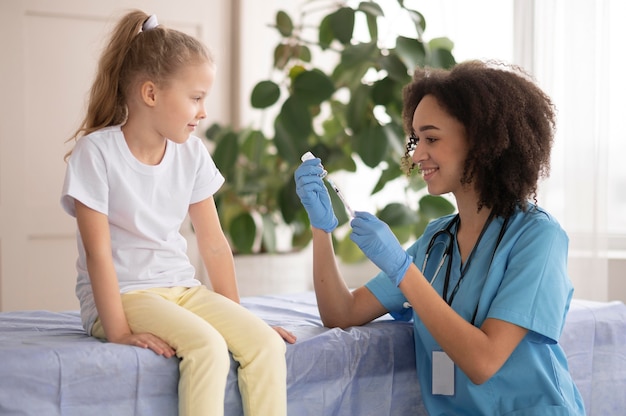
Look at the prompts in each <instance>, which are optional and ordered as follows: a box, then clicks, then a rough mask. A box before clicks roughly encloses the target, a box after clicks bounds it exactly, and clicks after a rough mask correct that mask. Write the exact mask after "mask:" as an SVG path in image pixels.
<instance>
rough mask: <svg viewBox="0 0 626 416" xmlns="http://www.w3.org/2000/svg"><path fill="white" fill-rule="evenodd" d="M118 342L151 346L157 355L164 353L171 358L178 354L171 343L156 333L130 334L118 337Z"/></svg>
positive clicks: (141, 346)
mask: <svg viewBox="0 0 626 416" xmlns="http://www.w3.org/2000/svg"><path fill="white" fill-rule="evenodd" d="M111 342H115V343H116V344H125V345H132V346H134V347H139V348H149V349H151V350H152V351H154V353H155V354H157V355H162V356H163V357H165V358H171V357H173V356H174V355H176V351H175V350H174V349H173V348H172V347H170V346H169V344H168V343H167V342H165V341H163V340H162V339H161V338H159V337H157V336H156V335H153V334H150V333H149V332H143V333H140V334H128V335H125V336H124V337H122V338H120V339H117V340H115V341H111Z"/></svg>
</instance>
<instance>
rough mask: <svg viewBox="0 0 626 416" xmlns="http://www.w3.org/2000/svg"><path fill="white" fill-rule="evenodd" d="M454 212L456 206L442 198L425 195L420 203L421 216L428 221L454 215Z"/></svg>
mask: <svg viewBox="0 0 626 416" xmlns="http://www.w3.org/2000/svg"><path fill="white" fill-rule="evenodd" d="M454 210H455V208H454V205H452V204H451V203H450V201H448V200H447V199H445V198H443V197H441V196H434V195H425V196H423V197H422V198H421V199H420V202H419V212H420V216H422V217H423V218H427V219H428V220H432V219H434V218H439V217H441V216H443V215H448V214H452V213H453V212H454Z"/></svg>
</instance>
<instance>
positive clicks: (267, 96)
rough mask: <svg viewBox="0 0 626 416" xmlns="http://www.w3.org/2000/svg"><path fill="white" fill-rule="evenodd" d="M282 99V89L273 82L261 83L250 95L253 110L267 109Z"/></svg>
mask: <svg viewBox="0 0 626 416" xmlns="http://www.w3.org/2000/svg"><path fill="white" fill-rule="evenodd" d="M279 98H280V87H279V86H278V85H277V84H276V83H275V82H273V81H261V82H259V83H258V84H256V85H255V86H254V89H253V90H252V94H251V95H250V104H251V105H252V107H253V108H267V107H270V106H272V105H274V104H275V103H276V102H277V101H278V99H279Z"/></svg>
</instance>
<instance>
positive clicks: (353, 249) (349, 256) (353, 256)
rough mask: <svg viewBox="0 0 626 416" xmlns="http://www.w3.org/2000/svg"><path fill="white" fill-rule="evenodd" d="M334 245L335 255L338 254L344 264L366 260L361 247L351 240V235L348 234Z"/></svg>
mask: <svg viewBox="0 0 626 416" xmlns="http://www.w3.org/2000/svg"><path fill="white" fill-rule="evenodd" d="M334 245H335V253H337V255H338V256H339V258H341V261H343V262H344V263H347V264H350V263H357V262H359V261H361V260H364V259H365V258H366V257H365V254H363V252H362V251H361V249H360V248H359V246H357V245H356V244H355V243H354V242H353V241H352V240H350V234H349V233H348V234H346V235H345V236H344V237H343V238H342V239H341V240H339V241H336V242H335V243H334Z"/></svg>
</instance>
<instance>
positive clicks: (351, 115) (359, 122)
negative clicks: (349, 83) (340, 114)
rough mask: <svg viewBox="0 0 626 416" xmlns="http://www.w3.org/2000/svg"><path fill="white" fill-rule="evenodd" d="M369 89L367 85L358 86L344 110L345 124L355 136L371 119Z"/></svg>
mask: <svg viewBox="0 0 626 416" xmlns="http://www.w3.org/2000/svg"><path fill="white" fill-rule="evenodd" d="M370 89H371V87H370V86H369V85H365V84H360V85H359V86H358V87H357V89H356V90H354V91H353V92H352V97H350V102H349V103H348V107H347V108H346V122H347V124H348V126H349V127H350V128H351V129H352V131H353V132H354V133H355V134H356V133H358V132H360V131H361V130H363V129H364V128H365V127H366V126H367V124H368V119H369V118H371V102H370Z"/></svg>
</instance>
